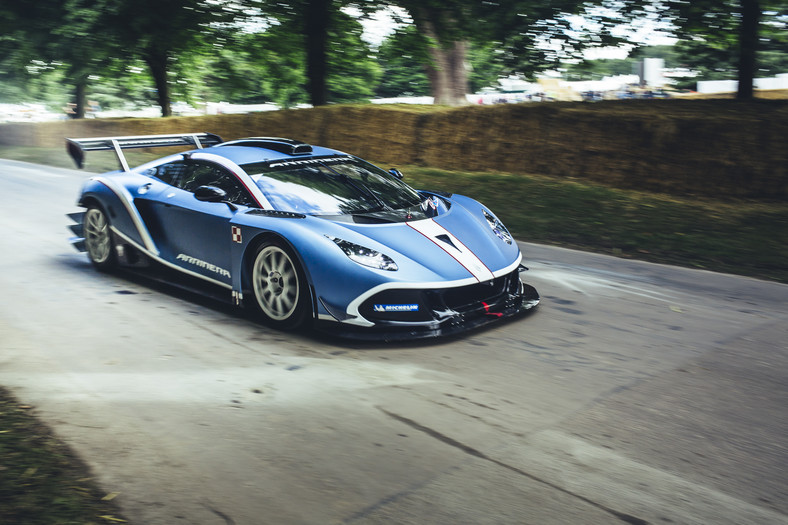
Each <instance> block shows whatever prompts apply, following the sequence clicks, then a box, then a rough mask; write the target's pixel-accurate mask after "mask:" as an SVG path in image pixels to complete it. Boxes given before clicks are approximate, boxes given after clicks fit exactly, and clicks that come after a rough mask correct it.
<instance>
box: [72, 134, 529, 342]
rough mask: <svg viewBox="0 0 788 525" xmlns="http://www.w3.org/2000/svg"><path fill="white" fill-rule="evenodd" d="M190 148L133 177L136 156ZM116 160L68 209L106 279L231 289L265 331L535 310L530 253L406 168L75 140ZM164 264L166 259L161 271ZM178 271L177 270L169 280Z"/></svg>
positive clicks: (290, 146)
mask: <svg viewBox="0 0 788 525" xmlns="http://www.w3.org/2000/svg"><path fill="white" fill-rule="evenodd" d="M165 146H166V147H172V146H181V147H186V148H188V149H189V151H185V152H183V153H178V154H174V155H170V156H166V157H163V158H161V159H159V160H156V161H153V162H149V163H147V164H143V165H142V166H139V167H136V168H134V169H131V168H129V166H128V163H127V161H126V158H125V155H124V153H123V150H124V149H128V148H154V147H165ZM67 148H68V151H69V153H70V154H71V156H72V157H73V158H74V160H75V161H76V163H77V165H78V166H79V167H83V163H84V157H85V152H86V151H95V150H114V151H115V153H116V154H117V157H118V160H119V162H120V170H118V171H113V172H110V173H105V174H102V175H96V176H94V177H91V178H90V179H88V180H87V181H86V183H85V185H84V187H83V188H82V192H81V194H80V196H79V199H78V205H79V206H80V207H82V208H84V209H85V211H81V212H79V213H73V214H71V215H70V217H71V218H72V220H74V221H75V222H76V224H74V225H72V227H71V229H72V231H73V232H74V234H75V235H76V237H73V238H72V243H73V244H74V245H75V246H76V248H77V249H79V250H81V251H87V254H88V257H89V258H90V261H91V262H92V263H93V265H94V266H95V267H96V268H98V269H99V270H110V269H113V268H116V267H118V266H129V267H139V266H158V267H161V266H162V265H163V266H165V267H168V268H170V269H174V270H177V271H178V272H182V273H184V274H188V275H189V276H192V277H196V278H199V279H201V280H203V281H207V282H209V283H212V284H213V285H216V286H217V287H219V289H223V290H224V292H223V293H225V294H226V298H227V299H230V300H232V301H233V302H234V303H235V304H238V305H246V306H251V307H253V308H255V309H256V310H257V311H258V312H259V314H260V317H261V319H262V320H263V321H264V322H266V323H267V324H269V325H271V326H274V327H277V328H281V329H293V328H296V327H299V326H303V325H305V324H313V325H315V326H316V327H318V328H329V327H333V330H332V331H333V332H334V333H338V334H340V335H344V336H348V337H356V338H380V339H409V338H416V337H429V336H439V335H445V334H450V333H455V332H459V331H462V330H467V329H470V328H473V327H477V326H481V325H484V324H487V323H489V322H493V321H497V320H500V319H502V318H506V317H511V316H514V315H516V314H518V313H521V312H524V311H527V310H530V309H532V308H534V307H535V306H536V305H537V304H538V303H539V295H538V293H537V292H536V290H535V289H534V288H533V287H531V286H529V285H526V284H524V283H522V282H521V280H520V273H521V272H522V271H524V270H525V269H526V268H525V267H524V266H522V264H521V262H522V255H521V253H520V250H519V248H518V246H517V243H516V242H515V241H514V240H513V239H512V236H511V235H510V233H509V232H508V231H507V230H506V228H505V227H504V225H503V224H502V223H501V221H500V220H498V218H497V217H496V216H495V214H493V212H492V211H490V210H489V209H487V208H486V207H484V206H483V205H482V204H480V203H479V202H477V201H475V200H473V199H470V198H468V197H463V196H461V195H451V194H448V193H443V192H438V191H421V190H419V191H417V190H414V189H413V188H411V187H410V186H408V185H407V184H405V183H404V182H403V181H402V174H401V173H400V172H399V171H397V170H390V171H384V170H382V169H380V168H378V167H376V166H374V165H372V164H370V163H369V162H366V161H364V160H362V159H360V158H358V157H355V156H353V155H348V154H346V153H342V152H340V151H336V150H333V149H328V148H323V147H318V146H311V145H309V144H304V143H302V142H298V141H294V140H289V139H283V138H271V137H254V138H246V139H241V140H234V141H230V142H222V140H221V139H220V138H219V137H218V136H216V135H213V134H209V133H192V134H181V135H150V136H132V137H103V138H85V139H67ZM154 263H157V264H154ZM169 273H172V272H169Z"/></svg>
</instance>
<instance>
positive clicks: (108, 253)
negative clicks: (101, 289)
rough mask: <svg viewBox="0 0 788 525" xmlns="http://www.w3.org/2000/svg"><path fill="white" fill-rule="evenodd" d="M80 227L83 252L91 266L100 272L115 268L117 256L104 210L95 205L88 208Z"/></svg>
mask: <svg viewBox="0 0 788 525" xmlns="http://www.w3.org/2000/svg"><path fill="white" fill-rule="evenodd" d="M82 227H83V235H84V236H85V250H86V251H87V252H88V258H89V259H90V262H91V263H93V266H95V267H96V268H97V269H99V270H102V271H108V270H112V269H113V268H115V267H116V266H117V255H116V253H115V246H114V239H113V238H112V230H111V229H110V227H109V219H108V218H107V214H106V213H104V210H103V209H101V208H100V207H98V206H96V205H92V206H90V207H89V208H88V211H86V212H85V219H84V223H83V226H82Z"/></svg>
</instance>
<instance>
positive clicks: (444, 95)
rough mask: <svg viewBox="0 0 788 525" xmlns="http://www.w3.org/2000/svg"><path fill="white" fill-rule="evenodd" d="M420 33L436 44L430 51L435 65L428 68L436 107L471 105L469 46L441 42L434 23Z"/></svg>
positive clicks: (423, 25)
mask: <svg viewBox="0 0 788 525" xmlns="http://www.w3.org/2000/svg"><path fill="white" fill-rule="evenodd" d="M420 29H421V31H422V32H423V34H424V35H425V36H427V37H428V38H429V39H430V40H431V41H432V42H434V45H433V46H432V47H430V58H431V59H432V60H431V63H429V64H427V65H426V66H425V68H426V70H427V78H428V79H429V81H430V91H431V92H432V96H433V97H434V98H435V101H434V102H433V103H434V104H441V105H448V106H461V105H463V104H467V103H468V100H467V99H466V97H465V95H466V93H467V92H468V63H467V55H468V43H467V42H465V41H455V42H449V43H447V44H444V43H442V42H440V40H439V39H438V35H437V33H436V32H435V30H434V27H433V25H432V23H430V22H424V23H423V24H422V27H421V28H420Z"/></svg>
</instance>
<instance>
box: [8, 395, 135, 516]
mask: <svg viewBox="0 0 788 525" xmlns="http://www.w3.org/2000/svg"><path fill="white" fill-rule="evenodd" d="M113 497H114V494H105V493H103V492H101V491H100V490H99V489H98V488H97V485H96V483H95V482H94V481H93V479H92V478H91V476H90V472H89V470H88V468H87V467H86V466H85V465H84V463H82V462H81V461H80V460H79V459H78V458H77V457H76V456H75V455H74V454H73V453H72V451H71V450H70V449H69V448H68V447H67V446H66V445H64V444H63V442H62V441H60V440H59V439H57V438H56V437H55V436H54V435H53V434H52V431H51V430H50V429H49V428H48V427H47V426H45V425H43V424H42V423H40V422H39V421H38V420H37V419H36V418H35V417H34V416H33V414H31V407H29V406H25V405H21V404H19V402H17V401H16V400H15V399H14V398H13V396H11V395H10V394H9V392H8V391H7V390H5V389H4V388H2V387H0V523H8V524H11V523H18V524H25V525H39V524H40V525H71V524H74V525H90V524H107V523H125V519H124V518H122V517H121V515H120V512H119V511H118V508H117V506H116V505H115V504H114V502H113V501H112V499H113Z"/></svg>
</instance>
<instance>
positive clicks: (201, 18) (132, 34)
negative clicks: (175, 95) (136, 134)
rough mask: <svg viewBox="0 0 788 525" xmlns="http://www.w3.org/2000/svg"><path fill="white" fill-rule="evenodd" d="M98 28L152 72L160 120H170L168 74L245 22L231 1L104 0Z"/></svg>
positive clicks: (242, 8) (243, 8) (240, 7)
mask: <svg viewBox="0 0 788 525" xmlns="http://www.w3.org/2000/svg"><path fill="white" fill-rule="evenodd" d="M106 2H107V5H106V7H105V9H104V10H103V11H102V13H101V16H100V17H99V19H98V20H97V24H96V27H103V28H107V29H106V30H107V31H109V32H111V33H113V34H114V35H116V36H117V38H118V40H119V41H120V43H121V44H122V46H123V50H124V53H125V55H126V57H127V58H129V59H130V58H132V57H139V58H140V59H141V60H143V61H144V62H145V64H146V65H147V67H148V69H149V70H150V73H151V77H152V78H153V81H154V84H155V87H156V100H157V102H158V104H159V106H160V107H161V113H162V116H164V117H167V116H170V115H171V114H172V109H171V107H170V102H171V100H170V99H171V97H170V78H169V76H170V72H171V71H172V69H173V68H174V67H177V66H176V63H177V62H178V61H179V60H182V59H183V58H184V57H187V56H188V55H190V54H198V53H210V52H211V51H212V50H213V41H212V39H211V37H212V35H213V34H214V32H215V30H216V29H217V28H220V27H222V25H226V24H232V23H233V22H236V21H238V20H240V19H242V18H244V17H245V14H244V11H245V7H244V6H243V5H241V4H239V3H237V2H233V1H231V0H210V1H208V0H106Z"/></svg>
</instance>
